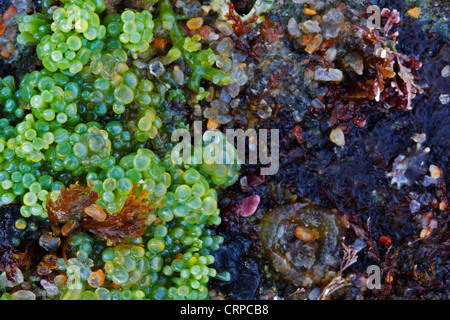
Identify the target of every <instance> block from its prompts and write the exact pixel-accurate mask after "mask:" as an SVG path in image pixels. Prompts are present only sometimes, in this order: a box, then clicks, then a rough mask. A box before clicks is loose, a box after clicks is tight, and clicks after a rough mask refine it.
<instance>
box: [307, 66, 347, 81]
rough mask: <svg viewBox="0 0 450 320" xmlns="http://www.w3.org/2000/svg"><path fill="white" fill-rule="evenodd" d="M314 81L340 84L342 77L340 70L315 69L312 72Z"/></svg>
mask: <svg viewBox="0 0 450 320" xmlns="http://www.w3.org/2000/svg"><path fill="white" fill-rule="evenodd" d="M314 79H315V80H316V81H336V82H340V81H342V79H344V75H343V73H342V71H341V70H339V69H335V68H328V69H325V68H320V67H319V68H316V70H315V72H314Z"/></svg>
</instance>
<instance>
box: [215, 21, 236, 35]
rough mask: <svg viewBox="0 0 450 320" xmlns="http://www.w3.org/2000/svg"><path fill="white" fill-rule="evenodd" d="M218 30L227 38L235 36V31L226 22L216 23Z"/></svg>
mask: <svg viewBox="0 0 450 320" xmlns="http://www.w3.org/2000/svg"><path fill="white" fill-rule="evenodd" d="M214 25H215V26H216V28H217V29H218V30H219V31H220V32H221V33H222V34H224V35H225V36H231V35H232V34H233V29H232V28H231V26H230V25H229V24H228V22H226V21H221V20H219V19H217V20H216V21H215V23H214Z"/></svg>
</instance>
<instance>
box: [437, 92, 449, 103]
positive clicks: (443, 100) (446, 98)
mask: <svg viewBox="0 0 450 320" xmlns="http://www.w3.org/2000/svg"><path fill="white" fill-rule="evenodd" d="M439 101H440V102H441V103H442V104H448V103H449V102H450V95H448V94H441V95H440V96H439Z"/></svg>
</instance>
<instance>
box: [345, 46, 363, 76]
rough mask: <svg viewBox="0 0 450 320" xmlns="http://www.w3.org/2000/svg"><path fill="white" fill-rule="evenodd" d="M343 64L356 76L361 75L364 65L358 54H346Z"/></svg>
mask: <svg viewBox="0 0 450 320" xmlns="http://www.w3.org/2000/svg"><path fill="white" fill-rule="evenodd" d="M344 62H345V63H346V64H347V65H348V66H350V67H351V68H352V69H353V70H354V71H355V72H356V73H357V74H358V75H362V74H363V70H364V63H363V59H362V58H361V56H360V55H359V54H358V53H356V52H352V53H348V54H346V55H345V57H344Z"/></svg>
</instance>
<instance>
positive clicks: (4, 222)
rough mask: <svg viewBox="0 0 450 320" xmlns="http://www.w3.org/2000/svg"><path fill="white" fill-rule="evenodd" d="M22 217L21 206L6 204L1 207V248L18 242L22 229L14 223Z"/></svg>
mask: <svg viewBox="0 0 450 320" xmlns="http://www.w3.org/2000/svg"><path fill="white" fill-rule="evenodd" d="M20 217H21V215H20V207H19V206H15V205H6V206H1V207H0V250H2V249H3V248H5V247H8V246H12V245H14V244H16V240H17V239H18V238H19V236H20V233H21V231H20V230H18V229H17V228H16V227H15V226H14V224H15V222H16V220H17V219H18V218H20Z"/></svg>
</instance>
